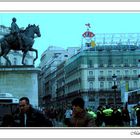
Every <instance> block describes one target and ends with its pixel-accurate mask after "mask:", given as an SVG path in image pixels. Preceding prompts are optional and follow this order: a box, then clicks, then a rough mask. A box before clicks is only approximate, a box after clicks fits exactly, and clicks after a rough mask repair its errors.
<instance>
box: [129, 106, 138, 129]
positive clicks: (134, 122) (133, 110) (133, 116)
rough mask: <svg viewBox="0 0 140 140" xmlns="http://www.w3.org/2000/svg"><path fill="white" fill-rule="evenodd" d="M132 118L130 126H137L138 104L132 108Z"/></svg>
mask: <svg viewBox="0 0 140 140" xmlns="http://www.w3.org/2000/svg"><path fill="white" fill-rule="evenodd" d="M130 120H131V125H130V126H132V127H135V126H136V120H137V116H136V106H133V107H132V108H131V111H130Z"/></svg>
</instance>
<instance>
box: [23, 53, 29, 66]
mask: <svg viewBox="0 0 140 140" xmlns="http://www.w3.org/2000/svg"><path fill="white" fill-rule="evenodd" d="M27 52H28V51H24V52H23V56H22V64H23V65H25V63H24V59H25V56H26V54H27Z"/></svg>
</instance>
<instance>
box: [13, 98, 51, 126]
mask: <svg viewBox="0 0 140 140" xmlns="http://www.w3.org/2000/svg"><path fill="white" fill-rule="evenodd" d="M14 119H15V120H16V121H17V122H18V123H19V127H52V123H51V122H50V121H49V120H47V119H46V118H45V116H44V115H43V113H42V112H41V111H39V110H37V109H35V108H33V107H32V105H31V104H30V101H29V99H28V98H27V97H22V98H20V100H19V108H18V110H17V111H16V112H15V114H14Z"/></svg>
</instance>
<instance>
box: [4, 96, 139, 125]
mask: <svg viewBox="0 0 140 140" xmlns="http://www.w3.org/2000/svg"><path fill="white" fill-rule="evenodd" d="M58 123H61V127H139V126H140V104H138V105H136V106H133V107H132V108H131V110H128V108H127V105H126V106H124V107H116V106H114V107H113V106H109V105H106V106H98V108H97V110H96V111H93V109H92V108H85V103H84V100H83V98H81V97H77V98H75V99H74V100H73V101H72V103H71V106H68V107H67V108H66V109H65V110H62V109H55V108H53V107H52V108H49V109H48V108H43V109H42V110H38V109H35V108H33V107H32V105H31V104H30V101H29V99H28V98H27V97H22V98H20V100H19V106H18V108H17V109H16V111H15V112H14V113H13V114H6V115H5V116H4V117H3V119H2V123H1V127H60V125H59V124H58Z"/></svg>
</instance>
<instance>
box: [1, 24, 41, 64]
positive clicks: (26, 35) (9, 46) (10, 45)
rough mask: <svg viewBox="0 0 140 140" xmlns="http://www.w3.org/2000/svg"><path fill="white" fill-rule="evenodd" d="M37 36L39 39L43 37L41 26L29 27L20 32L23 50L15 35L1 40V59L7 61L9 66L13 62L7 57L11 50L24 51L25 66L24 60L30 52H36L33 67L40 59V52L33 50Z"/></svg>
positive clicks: (9, 35)
mask: <svg viewBox="0 0 140 140" xmlns="http://www.w3.org/2000/svg"><path fill="white" fill-rule="evenodd" d="M35 34H36V35H37V37H41V34H40V29H39V26H36V25H35V24H34V25H28V27H26V29H25V30H23V31H21V32H20V35H21V40H22V44H23V48H22V49H20V47H19V41H18V39H17V36H15V35H13V34H8V35H6V36H5V37H4V38H2V39H0V57H1V56H3V57H4V58H5V59H6V61H7V62H8V65H11V62H10V60H9V58H8V57H7V54H8V53H9V51H10V50H15V51H22V52H23V57H22V64H23V65H25V62H24V58H25V56H26V54H27V52H28V51H34V52H35V53H36V57H35V58H34V60H33V65H34V63H35V60H36V59H37V58H38V52H37V50H36V49H33V48H32V47H33V44H34V38H35Z"/></svg>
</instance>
